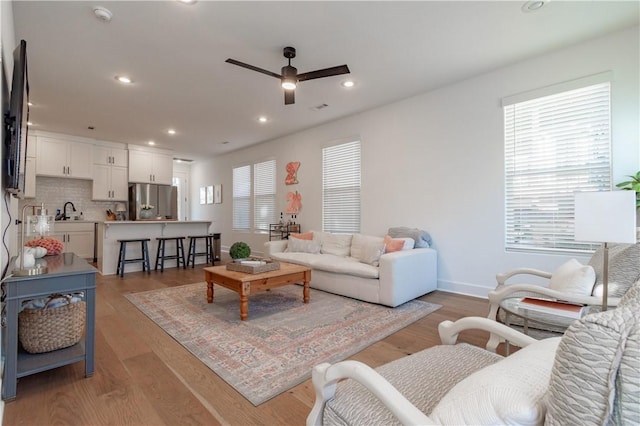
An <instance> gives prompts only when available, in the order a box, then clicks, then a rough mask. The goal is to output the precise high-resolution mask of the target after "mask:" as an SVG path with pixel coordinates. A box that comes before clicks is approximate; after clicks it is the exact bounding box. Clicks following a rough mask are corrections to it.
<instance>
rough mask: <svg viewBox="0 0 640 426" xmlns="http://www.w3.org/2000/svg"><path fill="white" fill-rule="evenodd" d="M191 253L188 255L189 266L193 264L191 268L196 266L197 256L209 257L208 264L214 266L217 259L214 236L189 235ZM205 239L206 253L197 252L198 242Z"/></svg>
mask: <svg viewBox="0 0 640 426" xmlns="http://www.w3.org/2000/svg"><path fill="white" fill-rule="evenodd" d="M187 238H189V251H188V254H187V266H189V262H191V268H195V266H196V256H207V263H211V264H214V262H215V260H216V258H215V255H214V254H213V235H212V234H209V235H189V236H188V237H187ZM200 239H204V242H205V251H196V245H197V244H198V240H200Z"/></svg>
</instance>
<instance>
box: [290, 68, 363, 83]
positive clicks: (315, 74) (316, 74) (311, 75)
mask: <svg viewBox="0 0 640 426" xmlns="http://www.w3.org/2000/svg"><path fill="white" fill-rule="evenodd" d="M350 72H351V71H349V67H348V66H346V65H339V66H337V67H331V68H325V69H323V70H317V71H311V72H305V73H303V74H298V81H305V80H313V79H315V78H323V77H331V76H333V75H340V74H349V73H350Z"/></svg>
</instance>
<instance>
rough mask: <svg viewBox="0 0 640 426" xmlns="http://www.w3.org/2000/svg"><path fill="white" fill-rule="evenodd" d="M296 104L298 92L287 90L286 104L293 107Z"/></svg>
mask: <svg viewBox="0 0 640 426" xmlns="http://www.w3.org/2000/svg"><path fill="white" fill-rule="evenodd" d="M294 103H296V91H295V90H285V91H284V104H285V105H291V104H294Z"/></svg>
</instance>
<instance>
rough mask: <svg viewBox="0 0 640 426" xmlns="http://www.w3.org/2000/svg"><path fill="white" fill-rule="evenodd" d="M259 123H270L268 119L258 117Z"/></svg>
mask: <svg viewBox="0 0 640 426" xmlns="http://www.w3.org/2000/svg"><path fill="white" fill-rule="evenodd" d="M258 121H259V122H261V123H266V122H267V121H268V119H267V117H258Z"/></svg>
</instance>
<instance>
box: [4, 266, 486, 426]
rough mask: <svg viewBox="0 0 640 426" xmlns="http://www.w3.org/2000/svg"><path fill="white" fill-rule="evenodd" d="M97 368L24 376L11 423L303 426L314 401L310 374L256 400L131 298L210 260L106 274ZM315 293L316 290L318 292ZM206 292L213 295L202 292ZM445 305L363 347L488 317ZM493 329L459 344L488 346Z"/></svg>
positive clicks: (475, 304) (468, 306) (383, 348)
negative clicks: (284, 389) (458, 321)
mask: <svg viewBox="0 0 640 426" xmlns="http://www.w3.org/2000/svg"><path fill="white" fill-rule="evenodd" d="M97 281H98V283H97V312H96V359H95V365H96V372H95V375H94V376H93V377H91V378H84V364H83V363H76V364H72V365H68V366H64V367H60V368H57V369H53V370H49V371H45V372H42V373H38V374H34V375H32V376H28V377H24V378H21V379H20V380H19V382H18V392H17V398H16V399H15V400H13V401H9V402H7V403H6V405H5V408H4V421H3V423H4V425H50V424H65V425H178V424H180V425H184V424H194V425H234V426H235V425H242V426H244V425H303V424H304V422H305V419H306V416H307V414H308V413H309V410H310V409H311V406H312V405H313V402H314V392H313V386H312V384H311V380H307V381H306V382H304V383H302V384H300V385H298V386H296V387H295V388H293V389H291V390H289V391H287V392H285V393H283V394H281V395H279V396H277V397H276V398H273V399H272V400H270V401H268V402H266V403H264V404H262V405H260V406H258V407H254V406H253V405H252V404H251V403H250V402H249V401H247V400H246V399H245V398H244V397H242V396H241V395H240V394H239V393H237V392H236V391H235V390H234V389H233V388H232V387H231V386H229V385H227V384H226V382H224V381H223V380H222V379H221V378H219V377H218V376H217V375H216V374H215V373H214V372H212V371H211V370H210V369H209V368H207V367H206V366H205V365H204V364H202V363H201V362H200V361H199V360H198V359H197V358H195V357H194V356H193V355H191V354H190V353H189V352H188V351H187V350H186V349H184V348H183V347H182V346H181V345H180V344H179V343H177V342H176V341H174V340H173V339H172V338H171V337H170V336H169V335H167V334H166V333H165V332H164V331H163V330H162V329H160V328H159V327H158V326H156V325H155V324H154V323H153V322H152V321H151V320H149V319H148V318H147V317H146V316H145V315H144V314H143V313H142V312H140V311H139V310H138V309H137V308H136V307H135V306H133V305H132V304H131V303H130V302H129V301H128V300H127V299H126V298H125V297H124V295H125V294H127V293H134V292H139V291H144V290H151V289H157V288H164V287H169V286H178V285H183V284H189V283H196V282H202V281H204V272H203V270H202V267H196V268H195V269H191V268H188V269H187V270H184V269H176V268H170V269H165V271H164V273H160V272H152V273H151V274H143V273H141V272H132V273H128V274H126V275H125V278H124V279H121V278H119V277H117V276H107V277H102V276H100V275H98V279H97ZM312 291H313V290H312ZM203 297H204V295H203ZM421 299H422V300H426V301H429V302H433V303H439V304H441V305H443V307H442V308H441V309H440V310H438V311H436V312H434V313H432V314H430V315H428V316H427V317H425V318H423V319H421V320H419V321H417V322H415V323H413V324H411V325H410V326H408V327H406V328H404V329H402V330H400V331H398V332H397V333H395V334H393V335H391V336H389V337H387V338H386V339H384V340H382V341H380V342H377V343H375V344H373V345H371V346H370V347H368V348H366V349H365V350H363V351H361V352H359V353H358V354H356V355H355V356H353V357H352V359H357V360H360V361H363V362H365V363H367V364H369V365H371V366H373V367H376V366H378V365H381V364H384V363H387V362H389V361H392V360H394V359H397V358H399V357H402V356H406V355H409V354H412V353H414V352H416V351H420V350H422V349H424V348H427V347H430V346H433V345H437V344H439V343H440V341H439V338H438V333H437V325H438V323H440V322H441V321H443V320H447V319H449V320H455V319H458V318H461V317H464V316H470V315H477V316H486V314H487V311H488V302H487V301H486V300H484V299H477V298H473V297H467V296H460V295H454V294H449V293H444V292H439V291H436V292H433V293H431V294H428V295H426V296H423V297H421ZM487 339H488V334H486V333H481V332H465V333H463V334H462V335H461V336H460V341H465V342H469V343H472V344H475V345H478V346H484V344H485V343H486V341H487Z"/></svg>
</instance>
